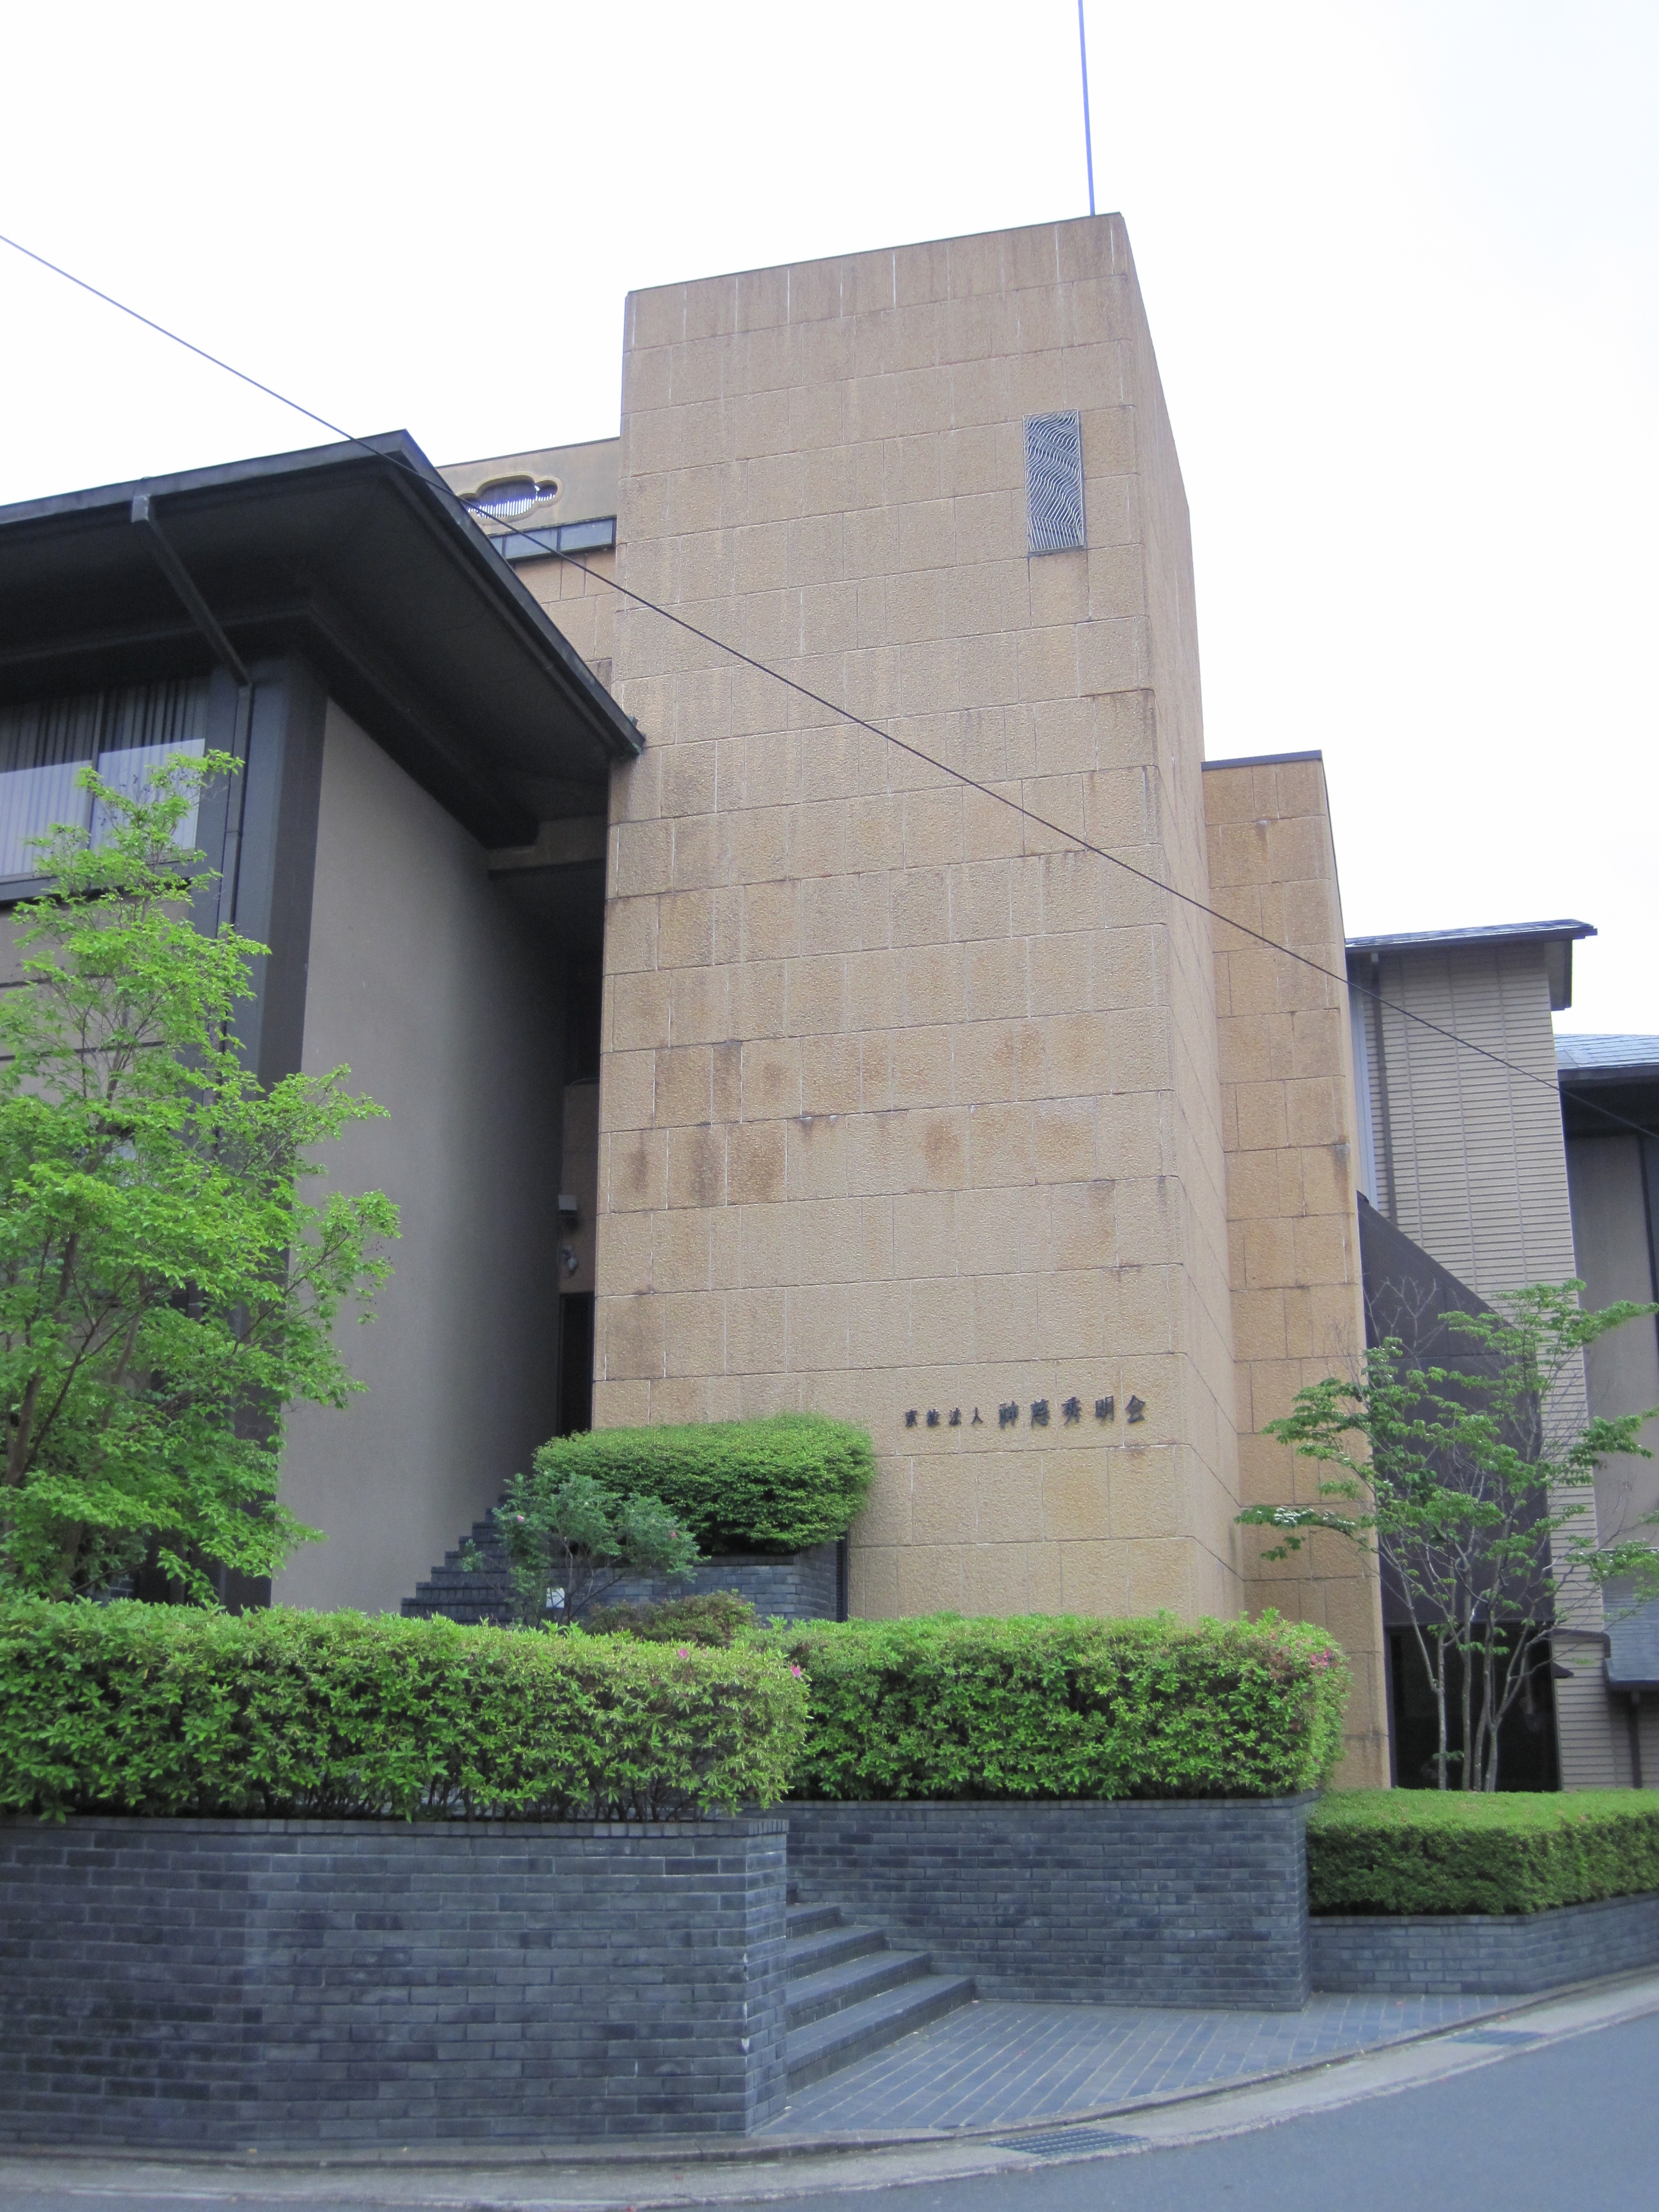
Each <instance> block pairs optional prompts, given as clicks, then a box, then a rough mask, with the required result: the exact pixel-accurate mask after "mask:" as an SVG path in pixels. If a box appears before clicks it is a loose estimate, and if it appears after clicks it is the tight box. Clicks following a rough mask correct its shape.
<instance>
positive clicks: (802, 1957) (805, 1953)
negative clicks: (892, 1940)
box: [783, 1921, 887, 1982]
mask: <svg viewBox="0 0 1659 2212" xmlns="http://www.w3.org/2000/svg"><path fill="white" fill-rule="evenodd" d="M886 1947H887V1938H886V1937H885V1936H884V1935H883V1934H882V1932H881V1930H880V1929H879V1928H865V1927H862V1926H860V1924H859V1923H858V1922H856V1921H854V1922H853V1923H850V1924H845V1923H838V1924H837V1925H836V1926H835V1927H833V1928H823V1929H818V1930H817V1932H816V1933H815V1934H813V1935H810V1936H790V1938H789V1939H788V1941H787V1943H786V1944H785V1945H784V1950H783V1971H784V1974H785V1977H786V1978H787V1980H789V1981H792V1982H795V1981H799V1980H800V1979H801V1978H802V1977H803V1976H804V1975H806V1974H817V1973H821V1972H823V1969H824V1968H825V1967H826V1966H842V1965H844V1964H845V1963H846V1961H847V1960H849V1959H861V1958H862V1957H863V1956H864V1955H865V1954H866V1952H869V1951H882V1950H884V1949H885V1948H886Z"/></svg>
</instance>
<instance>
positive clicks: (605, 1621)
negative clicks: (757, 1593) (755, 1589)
mask: <svg viewBox="0 0 1659 2212" xmlns="http://www.w3.org/2000/svg"><path fill="white" fill-rule="evenodd" d="M754 1625H755V1608H754V1607H753V1606H752V1605H750V1602H749V1601H748V1599H747V1598H746V1597H739V1596H738V1594H737V1592H736V1591H735V1590H705V1591H704V1592H703V1593H702V1595H700V1596H696V1597H671V1598H665V1600H664V1601H663V1602H662V1603H661V1604H660V1605H602V1606H596V1607H594V1609H593V1611H592V1613H589V1614H588V1616H587V1618H586V1620H585V1621H584V1622H583V1624H582V1626H584V1627H585V1628H586V1631H587V1632H588V1634H589V1635H590V1636H617V1635H628V1636H637V1637H639V1638H641V1639H642V1640H643V1641H644V1642H645V1643H647V1644H687V1643H690V1644H711V1645H713V1646H714V1648H715V1649H716V1650H724V1649H725V1647H726V1645H727V1644H735V1643H736V1642H737V1640H738V1638H739V1637H740V1636H742V1635H744V1633H745V1632H747V1631H748V1630H750V1629H751V1628H752V1627H753V1626H754Z"/></svg>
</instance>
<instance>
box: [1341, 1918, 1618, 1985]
mask: <svg viewBox="0 0 1659 2212" xmlns="http://www.w3.org/2000/svg"><path fill="white" fill-rule="evenodd" d="M1638 1966H1659V1894H1654V1893H1649V1894H1648V1895H1645V1896H1642V1897H1614V1898H1609V1899H1607V1900H1606V1901H1605V1902H1604V1903H1601V1904H1599V1905H1558V1906H1556V1907H1555V1908H1554V1910H1553V1911H1548V1912H1506V1913H1501V1914H1500V1913H1492V1914H1480V1913H1473V1912H1468V1913H1447V1914H1445V1915H1443V1916H1442V1915H1439V1914H1436V1915H1434V1916H1432V1917H1431V1916H1429V1915H1427V1914H1425V1915H1424V1916H1422V1917H1410V1918H1407V1917H1403V1916H1402V1917H1400V1918H1397V1919H1396V1918H1392V1917H1389V1918H1384V1917H1382V1916H1381V1915H1378V1916H1376V1917H1360V1916H1358V1915H1354V1916H1352V1917H1350V1916H1347V1915H1340V1916H1339V1915H1332V1916H1331V1917H1329V1918H1328V1919H1326V1918H1320V1919H1317V1920H1316V1921H1315V1922H1314V1923H1313V1985H1314V1987H1315V1988H1316V1990H1335V1991H1342V1990H1355V1991H1365V1992H1368V1993H1376V1994H1379V1995H1385V1996H1419V1995H1420V1996H1520V1995H1524V1994H1526V1993H1528V1991H1530V1990H1549V1989H1557V1988H1559V1986H1560V1985H1561V1984H1563V1983H1564V1982H1588V1981H1593V1980H1594V1979H1595V1977H1596V1976H1597V1975H1600V1974H1619V1973H1624V1972H1629V1971H1631V1970H1632V1969H1633V1968H1636V1967H1638Z"/></svg>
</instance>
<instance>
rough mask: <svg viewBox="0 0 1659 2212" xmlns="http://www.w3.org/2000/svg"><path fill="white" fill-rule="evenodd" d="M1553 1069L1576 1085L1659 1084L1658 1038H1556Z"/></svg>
mask: <svg viewBox="0 0 1659 2212" xmlns="http://www.w3.org/2000/svg"><path fill="white" fill-rule="evenodd" d="M1555 1065H1556V1068H1557V1070H1558V1071H1559V1074H1560V1076H1561V1078H1562V1079H1563V1080H1564V1081H1565V1079H1567V1078H1568V1077H1569V1076H1571V1079H1572V1080H1573V1081H1574V1083H1577V1084H1584V1083H1620V1082H1624V1081H1626V1080H1627V1079H1638V1080H1639V1079H1641V1078H1643V1077H1646V1078H1647V1079H1649V1080H1650V1081H1655V1082H1659V1036H1559V1037H1557V1039H1556V1040H1555Z"/></svg>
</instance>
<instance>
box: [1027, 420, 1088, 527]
mask: <svg viewBox="0 0 1659 2212" xmlns="http://www.w3.org/2000/svg"><path fill="white" fill-rule="evenodd" d="M1025 519H1026V543H1027V545H1028V547H1029V549H1030V551H1031V552H1033V553H1072V552H1075V551H1076V550H1077V549H1078V548H1079V546H1081V545H1084V544H1086V543H1087V542H1088V541H1087V540H1086V538H1085V536H1084V534H1083V419H1082V417H1081V416H1079V415H1028V416H1026V418H1025Z"/></svg>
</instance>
